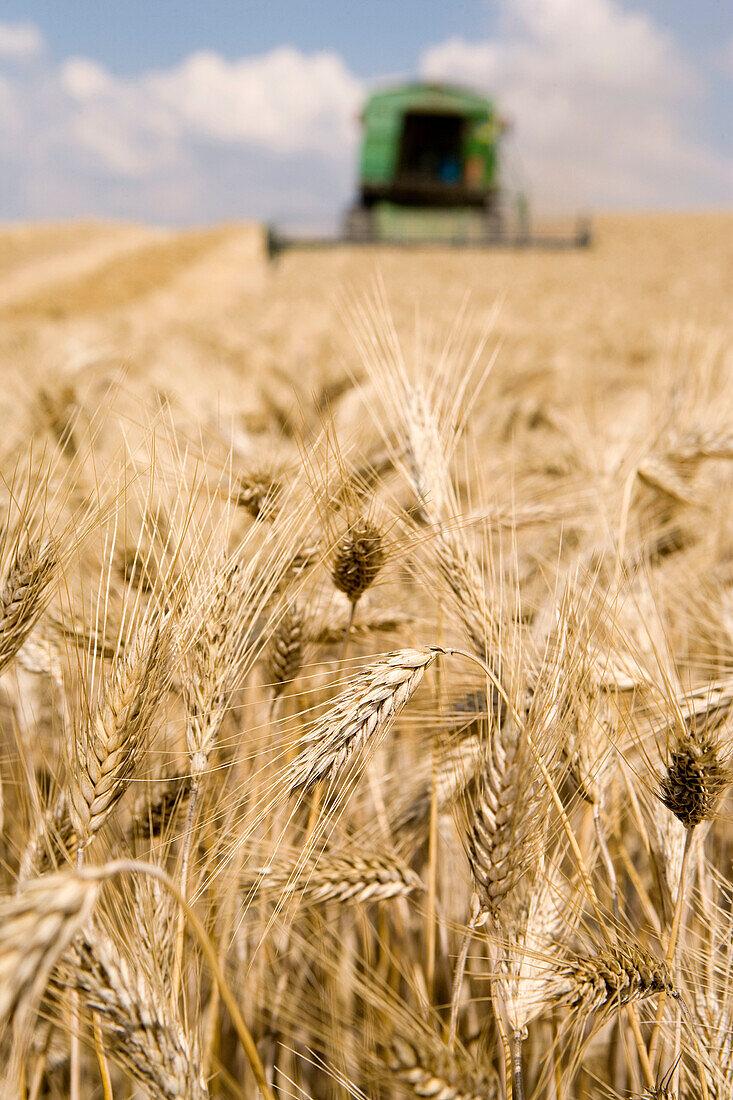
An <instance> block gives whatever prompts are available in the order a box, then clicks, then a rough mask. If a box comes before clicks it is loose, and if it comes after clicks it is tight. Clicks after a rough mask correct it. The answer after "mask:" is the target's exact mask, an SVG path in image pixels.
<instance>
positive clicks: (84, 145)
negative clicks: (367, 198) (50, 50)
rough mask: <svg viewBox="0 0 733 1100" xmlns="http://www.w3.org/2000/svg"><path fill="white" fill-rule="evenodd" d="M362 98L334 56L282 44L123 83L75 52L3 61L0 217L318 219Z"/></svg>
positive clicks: (331, 196) (340, 182) (333, 203)
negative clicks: (44, 61) (23, 64)
mask: <svg viewBox="0 0 733 1100" xmlns="http://www.w3.org/2000/svg"><path fill="white" fill-rule="evenodd" d="M362 98H363V89H362V86H361V84H360V82H359V81H358V80H357V79H356V78H355V77H354V76H353V75H352V74H351V73H350V72H349V70H348V69H347V67H346V66H345V64H344V62H343V61H342V59H341V58H340V57H339V56H338V55H337V54H335V53H332V52H320V53H313V54H305V53H303V52H301V51H299V50H297V49H294V48H292V47H280V48H278V49H274V50H271V51H270V52H268V53H266V54H263V55H260V56H256V57H249V58H243V59H239V60H235V61H228V60H226V59H224V58H223V57H221V56H220V55H218V54H216V53H213V52H209V51H199V52H196V53H193V54H191V55H189V56H188V57H186V58H184V59H183V60H182V61H181V62H180V63H179V64H177V65H175V66H172V67H170V68H167V69H163V70H157V71H149V72H144V73H142V74H140V75H137V76H134V77H128V78H121V77H118V76H116V75H115V74H113V73H111V72H110V71H109V70H108V69H106V68H105V67H103V66H101V65H99V64H98V63H97V62H95V61H93V60H91V59H89V58H85V57H72V58H68V59H66V60H65V61H64V62H63V63H62V64H61V65H59V66H56V67H53V66H51V65H41V66H40V67H39V66H36V67H35V68H33V70H32V71H30V70H29V71H22V70H18V69H17V67H15V68H14V69H13V70H12V71H11V69H10V68H9V67H8V68H6V69H5V70H3V68H2V65H1V63H0V167H2V166H3V165H6V166H8V165H11V166H12V170H11V171H10V172H7V171H6V172H5V173H4V177H3V178H1V179H0V217H18V216H20V217H27V218H32V217H39V216H56V217H63V216H69V215H74V214H101V215H112V216H119V217H136V218H151V219H157V220H172V221H178V220H185V221H191V220H196V219H205V218H228V217H254V218H267V217H269V216H276V215H277V216H284V217H285V218H286V219H290V220H293V219H295V220H300V221H307V220H310V221H311V222H313V223H316V222H318V223H324V222H325V221H326V220H327V219H328V217H329V216H330V214H331V212H332V211H334V210H337V209H338V208H339V206H341V205H343V203H344V202H345V196H346V195H348V192H349V190H350V187H351V174H352V171H353V169H352V165H353V160H354V150H355V143H356V138H357V123H356V117H357V113H358V108H359V104H360V102H361V100H362ZM307 188H310V189H311V190H310V193H309V192H308V190H307Z"/></svg>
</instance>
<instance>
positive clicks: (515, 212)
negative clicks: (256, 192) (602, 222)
mask: <svg viewBox="0 0 733 1100" xmlns="http://www.w3.org/2000/svg"><path fill="white" fill-rule="evenodd" d="M361 122H362V128H363V137H362V143H361V156H360V163H359V194H358V198H357V201H356V203H355V205H354V206H352V208H351V209H350V210H349V211H348V213H347V215H346V219H345V225H344V233H343V236H341V237H288V236H284V235H282V234H280V233H279V232H278V231H277V230H276V229H272V228H271V229H269V230H268V251H269V254H270V256H271V257H272V256H276V255H277V254H278V253H280V252H282V251H283V250H284V249H289V248H321V247H324V246H325V247H328V246H333V245H339V244H343V245H371V244H387V245H397V246H403V247H407V246H421V245H422V246H424V245H436V244H438V245H450V246H455V247H459V248H495V247H508V248H585V247H587V246H588V245H589V244H590V230H589V226H588V222H587V220H585V219H582V218H579V219H578V220H577V224H576V226H575V229H574V231H573V232H572V233H567V232H566V233H565V234H563V233H558V232H551V231H549V230H548V231H545V232H542V233H538V232H535V231H534V230H533V229H532V227H531V224H530V215H529V209H528V205H527V202H526V199H525V198H524V196H523V195H522V194H521V193H516V192H515V193H513V194H512V193H510V192H509V191H508V190H507V189H506V188H505V187H504V186H503V185H501V184H500V182H499V181H500V167H501V164H502V155H501V139H502V135H503V134H504V133H505V131H506V129H507V125H506V123H505V122H504V120H503V119H501V118H500V116H499V115H498V114H497V112H496V109H495V107H494V104H493V103H492V101H491V100H490V99H486V98H485V97H484V96H480V95H476V94H474V93H472V92H469V91H466V90H465V89H463V88H457V87H452V86H449V85H444V84H406V85H402V86H400V87H396V88H388V89H385V90H384V91H379V92H375V93H374V94H373V95H371V96H370V97H369V99H368V100H367V103H366V106H365V107H364V110H363V113H362V116H361Z"/></svg>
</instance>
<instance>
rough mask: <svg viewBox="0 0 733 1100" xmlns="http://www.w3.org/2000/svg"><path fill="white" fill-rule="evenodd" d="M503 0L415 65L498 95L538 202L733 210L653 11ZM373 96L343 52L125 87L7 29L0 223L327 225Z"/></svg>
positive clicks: (282, 51)
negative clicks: (476, 34)
mask: <svg viewBox="0 0 733 1100" xmlns="http://www.w3.org/2000/svg"><path fill="white" fill-rule="evenodd" d="M498 2H499V4H500V10H501V13H502V17H501V21H500V28H499V32H498V34H497V35H496V37H495V38H494V40H493V41H491V42H478V43H468V42H465V41H463V40H461V39H458V38H452V39H449V40H447V41H445V42H442V43H440V44H437V45H436V46H434V47H433V48H432V49H430V50H427V51H426V52H425V53H424V55H423V57H422V60H421V69H422V72H423V74H424V75H426V76H430V77H433V78H443V79H451V80H460V81H462V82H464V83H468V84H475V85H478V86H479V87H485V88H487V89H489V90H490V91H491V92H492V93H495V94H496V96H497V99H498V102H499V104H500V107H501V109H502V110H503V111H504V112H505V113H507V114H509V115H510V116H511V117H512V118H513V119H514V120H515V123H516V138H515V139H514V140H515V145H516V148H517V150H518V151H519V152H520V153H521V155H522V159H523V161H524V162H525V164H526V165H527V169H528V175H529V185H530V191H531V193H532V194H533V196H534V197H539V199H540V200H542V199H545V200H547V201H548V202H549V203H551V202H552V201H553V200H555V204H556V205H557V204H558V203H560V202H562V203H564V204H565V205H568V204H572V205H588V206H591V207H592V206H601V205H608V204H615V205H618V204H623V205H627V206H637V207H638V206H645V205H650V206H659V205H674V204H703V203H711V202H720V201H725V200H726V199H727V197H728V195H729V193H730V189H731V188H733V183H731V180H730V165H726V163H725V161H724V159H723V157H722V155H718V154H717V153H716V152H715V151H714V150H712V149H708V148H706V147H704V146H703V145H698V144H696V142H695V141H694V140H693V139H691V138H689V137H688V136H687V133H688V130H689V132H690V133H693V132H694V118H693V113H694V111H695V110H696V109H698V107H699V102H700V97H701V96H702V94H703V90H704V89H703V87H702V83H701V81H700V79H699V78H698V77H697V75H696V74H695V73H694V72H693V71H692V69H691V67H690V66H689V65H688V64H687V63H686V61H685V59H684V57H682V56H681V55H680V53H679V51H678V49H677V48H676V46H675V43H674V42H673V41H672V40H671V39H670V38H669V37H668V36H666V35H665V34H664V33H663V32H662V31H661V30H660V29H659V28H658V27H657V26H656V25H655V24H654V23H653V21H652V20H651V19H650V18H649V17H648V16H645V15H643V14H639V13H634V12H630V11H627V10H625V9H624V8H622V7H621V6H620V4H619V2H618V0H498ZM364 91H365V88H364V85H363V84H362V82H361V81H360V80H358V79H357V78H356V77H355V76H354V74H353V73H351V72H350V71H349V69H348V67H347V66H346V65H345V63H344V61H343V59H342V58H341V57H340V56H339V55H338V54H336V53H333V52H327V51H323V52H319V53H311V54H306V53H304V52H302V51H300V50H298V49H295V48H293V47H286V46H283V47H280V48H277V49H274V50H271V51H269V52H267V53H264V54H261V55H258V56H253V57H244V58H239V59H235V60H228V59H226V58H224V57H222V56H221V55H219V54H217V53H214V52H211V51H198V52H196V53H193V54H190V55H189V56H187V57H185V58H183V59H182V60H181V61H180V62H179V63H177V64H176V65H173V66H170V67H168V68H165V69H160V70H155V71H152V70H151V71H147V72H143V73H141V74H138V75H136V76H132V77H124V78H123V77H120V76H118V75H116V74H114V73H112V72H110V71H109V70H108V69H107V68H105V67H104V66H102V65H100V64H98V63H97V62H96V61H95V60H93V59H91V58H86V57H72V58H68V59H66V60H65V61H63V62H62V63H61V64H60V65H55V64H52V63H51V61H50V59H49V58H48V57H47V55H46V53H45V49H44V42H43V36H42V35H41V33H40V31H39V30H38V28H36V27H34V26H33V25H32V24H3V23H0V218H8V217H11V218H12V217H24V218H34V217H41V216H43V217H50V216H55V217H64V216H70V215H79V214H82V215H102V216H104V215H110V216H116V217H133V218H143V219H145V218H147V219H151V220H162V221H171V220H179V221H193V220H205V219H213V218H231V217H237V216H239V217H245V218H246V217H254V218H272V219H277V220H283V219H285V220H290V221H293V222H295V221H300V222H301V223H307V222H311V223H314V222H319V223H323V222H325V221H327V220H328V219H329V217H331V218H335V217H336V216H337V215H338V213H339V212H340V211H341V209H343V207H344V206H345V205H346V204H347V202H348V201H349V199H350V195H351V191H352V189H353V177H354V171H355V154H356V144H357V136H358V127H357V124H356V114H357V110H358V107H359V104H360V101H361V100H362V98H363V95H364Z"/></svg>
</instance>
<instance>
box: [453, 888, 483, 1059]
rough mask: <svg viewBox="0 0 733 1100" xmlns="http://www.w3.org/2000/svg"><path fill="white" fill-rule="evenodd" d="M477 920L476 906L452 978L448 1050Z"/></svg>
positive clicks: (455, 1027) (454, 1042) (454, 1038)
mask: <svg viewBox="0 0 733 1100" xmlns="http://www.w3.org/2000/svg"><path fill="white" fill-rule="evenodd" d="M478 918H479V909H478V906H476V908H475V910H474V912H473V913H472V914H471V919H470V920H469V922H468V924H467V925H466V930H465V932H464V933H463V939H462V941H461V950H460V952H459V955H458V961H457V963H456V972H455V975H454V977H453V989H452V991H451V999H450V1026H449V1029H448V1049H449V1050H453V1048H454V1046H455V1044H456V1029H457V1026H458V1008H459V1005H460V1001H461V988H462V986H463V975H464V972H465V969H466V960H467V959H468V949H469V947H470V946H471V940H472V939H473V933H474V932H475V930H476V923H477V921H478Z"/></svg>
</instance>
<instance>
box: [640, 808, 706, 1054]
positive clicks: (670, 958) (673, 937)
mask: <svg viewBox="0 0 733 1100" xmlns="http://www.w3.org/2000/svg"><path fill="white" fill-rule="evenodd" d="M694 831H695V830H694V829H687V830H686V832H685V846H684V848H683V850H682V863H681V866H680V877H679V883H678V885H677V898H676V900H675V906H674V914H673V916H672V926H671V928H670V932H669V943H668V944H667V954H666V956H665V962H666V964H667V966H668V967H669V968H670V970H671V969H672V967H673V965H674V957H675V953H676V951H677V941H678V939H679V932H680V925H681V923H682V911H683V908H684V900H685V880H686V878H687V864H688V861H689V857H690V849H691V847H692V837H693V833H694ZM666 1000H667V998H666V995H665V994H664V993H662V995H661V996H660V998H659V1005H658V1007H657V1017H656V1020H655V1021H654V1030H653V1031H652V1038H651V1042H650V1044H649V1060H650V1062H652V1063H653V1062H654V1056H655V1055H656V1052H657V1046H658V1044H659V1038H660V1033H661V1027H662V1019H663V1017H664V1008H665V1004H666Z"/></svg>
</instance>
